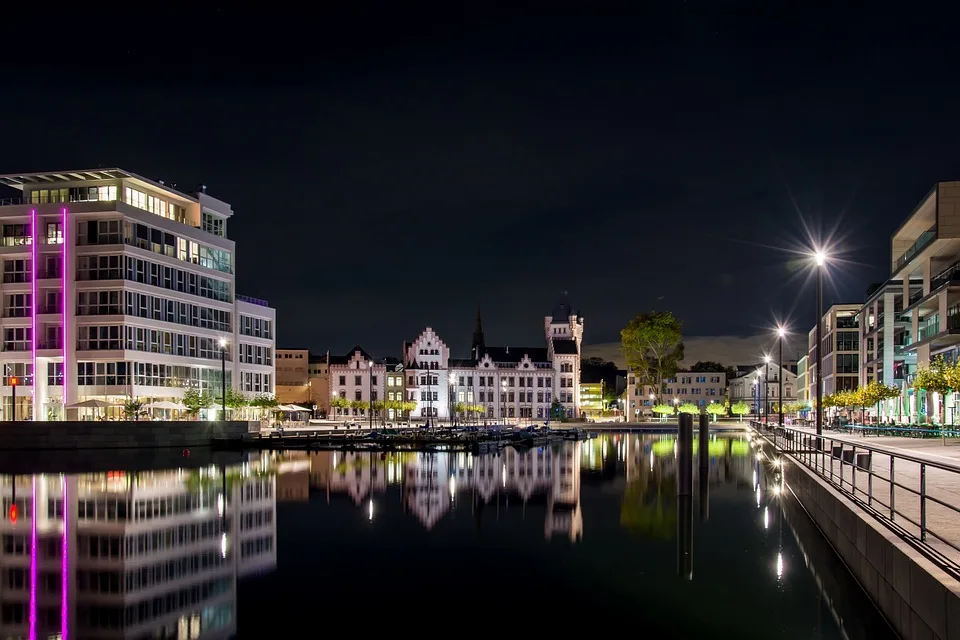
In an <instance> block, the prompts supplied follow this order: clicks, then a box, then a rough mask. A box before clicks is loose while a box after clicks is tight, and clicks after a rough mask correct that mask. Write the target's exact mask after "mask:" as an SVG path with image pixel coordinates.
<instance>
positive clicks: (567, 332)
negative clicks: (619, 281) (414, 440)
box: [403, 301, 583, 421]
mask: <svg viewBox="0 0 960 640" xmlns="http://www.w3.org/2000/svg"><path fill="white" fill-rule="evenodd" d="M544 334H545V339H546V346H541V347H513V346H502V347H495V346H487V344H486V338H485V336H484V332H483V326H482V322H481V319H480V313H479V310H478V312H477V319H476V323H475V327H474V333H473V339H472V341H471V357H470V358H463V359H457V358H452V357H451V353H450V348H449V347H448V346H447V344H446V342H444V341H443V340H442V339H441V338H440V336H438V335H437V333H436V332H435V331H434V330H433V329H432V328H431V327H427V328H426V329H425V330H424V331H423V333H421V334H420V335H419V336H418V337H417V339H416V340H413V341H411V342H405V343H404V346H403V349H404V370H405V374H406V389H405V393H406V397H407V400H408V401H414V402H416V403H417V408H416V410H415V411H414V412H413V417H416V418H422V419H424V420H427V419H430V418H434V419H447V420H451V419H453V417H454V416H453V415H452V407H453V406H454V405H455V404H456V403H457V402H461V403H464V404H468V405H479V406H481V407H482V408H483V411H482V415H481V417H483V418H486V419H491V420H505V421H512V420H517V419H520V420H545V419H547V418H548V417H549V416H550V409H551V406H552V405H553V403H554V401H555V400H556V401H557V402H558V403H559V405H560V406H561V407H562V410H563V412H564V414H565V415H566V416H568V417H571V418H572V417H579V416H580V385H579V380H580V345H581V342H582V340H583V317H582V316H580V315H579V313H577V312H575V311H573V310H572V309H571V308H570V306H569V304H568V303H567V302H566V301H564V302H561V303H560V304H559V305H557V307H556V308H555V309H554V311H553V313H551V314H550V315H548V316H545V317H544Z"/></svg>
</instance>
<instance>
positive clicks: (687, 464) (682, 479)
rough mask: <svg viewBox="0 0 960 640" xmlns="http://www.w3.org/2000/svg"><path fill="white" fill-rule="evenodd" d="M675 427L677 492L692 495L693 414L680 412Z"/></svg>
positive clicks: (682, 494)
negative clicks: (676, 426) (677, 423)
mask: <svg viewBox="0 0 960 640" xmlns="http://www.w3.org/2000/svg"><path fill="white" fill-rule="evenodd" d="M679 417H680V419H679V425H678V429H677V471H678V474H679V475H678V478H677V489H678V491H677V493H678V495H681V496H691V495H693V416H692V415H690V414H689V413H681V414H680V416H679Z"/></svg>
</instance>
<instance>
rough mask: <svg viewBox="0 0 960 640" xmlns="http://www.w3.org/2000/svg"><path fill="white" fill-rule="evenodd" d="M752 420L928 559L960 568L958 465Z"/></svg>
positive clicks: (796, 457)
mask: <svg viewBox="0 0 960 640" xmlns="http://www.w3.org/2000/svg"><path fill="white" fill-rule="evenodd" d="M751 425H752V426H753V427H754V428H755V429H756V430H757V431H758V432H760V433H762V434H764V435H766V436H767V437H768V438H769V439H770V440H772V442H773V444H774V445H775V446H776V447H777V448H778V449H779V450H780V452H781V453H784V454H788V455H790V456H791V457H792V458H793V459H794V460H796V461H797V462H799V463H800V464H802V465H804V466H805V467H807V468H808V469H810V470H811V471H813V472H814V473H816V474H817V475H818V476H819V477H820V478H821V479H823V480H824V481H826V482H828V483H830V485H831V486H832V487H833V488H835V489H836V490H838V491H840V492H841V493H842V494H844V495H845V496H847V497H848V498H850V499H852V500H853V501H854V502H856V503H857V504H858V505H859V506H860V507H862V508H864V509H866V510H867V511H869V512H870V513H872V514H873V515H874V516H875V517H877V518H878V519H880V520H882V521H885V522H886V523H887V524H888V525H889V526H890V527H891V528H893V529H894V530H896V531H897V532H898V534H899V535H900V536H901V537H903V538H906V539H908V540H910V541H912V542H914V543H915V546H917V547H918V548H920V549H922V550H924V551H925V552H926V553H927V555H928V556H929V557H931V559H934V560H936V561H938V562H939V563H941V565H943V566H944V567H946V568H950V569H952V570H953V572H954V573H958V572H960V527H958V526H957V525H958V523H960V465H957V464H953V463H951V462H949V461H946V460H943V461H939V460H933V459H932V458H929V457H924V456H920V455H911V454H910V453H905V452H903V451H897V450H893V449H890V448H886V447H883V446H874V445H867V444H863V443H862V442H860V441H859V440H858V439H857V438H855V437H850V436H840V435H836V434H830V433H824V434H822V435H821V436H817V435H816V434H815V433H812V432H810V431H807V430H801V429H794V428H790V427H779V426H777V425H764V424H761V423H756V422H754V423H751ZM818 443H819V446H818Z"/></svg>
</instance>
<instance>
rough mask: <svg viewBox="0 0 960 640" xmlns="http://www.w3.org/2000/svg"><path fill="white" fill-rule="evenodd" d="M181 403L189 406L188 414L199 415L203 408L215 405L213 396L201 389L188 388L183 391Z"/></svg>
mask: <svg viewBox="0 0 960 640" xmlns="http://www.w3.org/2000/svg"><path fill="white" fill-rule="evenodd" d="M180 403H181V404H182V405H183V406H184V407H186V408H187V415H189V416H193V417H197V416H198V415H200V410H201V409H207V408H209V407H210V406H212V405H213V398H212V397H211V396H210V394H208V393H204V392H203V391H200V390H199V389H187V390H186V391H184V392H183V398H182V399H181V400H180Z"/></svg>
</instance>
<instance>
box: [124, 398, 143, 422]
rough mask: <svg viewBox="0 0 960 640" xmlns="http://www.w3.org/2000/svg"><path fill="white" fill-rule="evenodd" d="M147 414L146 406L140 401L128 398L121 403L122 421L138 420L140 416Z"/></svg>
mask: <svg viewBox="0 0 960 640" xmlns="http://www.w3.org/2000/svg"><path fill="white" fill-rule="evenodd" d="M146 413H147V409H146V405H145V404H144V403H143V401H142V400H138V399H136V398H130V399H129V400H127V401H126V402H124V403H123V418H124V420H139V419H140V416H142V415H144V414H146Z"/></svg>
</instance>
